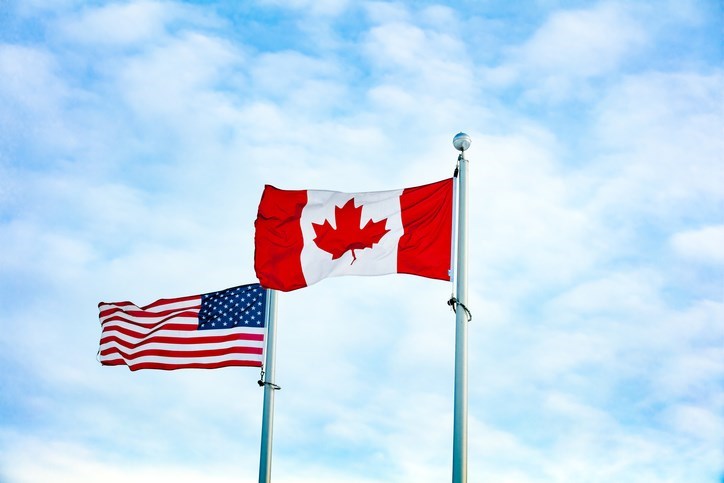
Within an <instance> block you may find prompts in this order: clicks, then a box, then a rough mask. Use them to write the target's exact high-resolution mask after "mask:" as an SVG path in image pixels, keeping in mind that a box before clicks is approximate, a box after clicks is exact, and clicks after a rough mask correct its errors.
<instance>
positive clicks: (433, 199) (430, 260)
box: [397, 178, 453, 280]
mask: <svg viewBox="0 0 724 483" xmlns="http://www.w3.org/2000/svg"><path fill="white" fill-rule="evenodd" d="M452 198H453V180H452V178H450V179H445V180H442V181H438V182H437V183H431V184H427V185H424V186H418V187H415V188H407V189H405V190H403V192H402V195H401V196H400V207H401V208H402V226H403V228H404V230H405V232H404V234H403V235H402V237H401V238H400V243H399V245H398V249H397V250H398V252H397V271H398V273H410V274H413V275H420V276H423V277H428V278H436V279H440V280H450V274H449V269H450V251H451V243H452V207H453V199H452Z"/></svg>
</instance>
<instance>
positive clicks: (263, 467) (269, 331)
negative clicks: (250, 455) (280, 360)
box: [259, 289, 281, 483]
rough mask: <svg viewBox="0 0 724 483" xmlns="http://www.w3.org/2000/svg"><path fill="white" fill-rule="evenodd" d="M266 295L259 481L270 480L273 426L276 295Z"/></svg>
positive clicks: (269, 293) (274, 292) (261, 384)
mask: <svg viewBox="0 0 724 483" xmlns="http://www.w3.org/2000/svg"><path fill="white" fill-rule="evenodd" d="M266 292H267V297H266V362H265V364H264V367H265V368H266V372H265V371H264V370H263V369H262V376H261V379H260V380H259V385H260V386H262V387H263V388H264V410H263V413H262V419H261V450H260V451H259V483H269V482H270V481H271V460H272V458H271V457H272V429H273V426H274V391H276V390H277V389H281V388H280V387H279V386H277V385H276V384H274V383H273V382H272V381H274V349H275V347H276V327H275V325H276V321H277V296H276V290H270V289H267V291H266Z"/></svg>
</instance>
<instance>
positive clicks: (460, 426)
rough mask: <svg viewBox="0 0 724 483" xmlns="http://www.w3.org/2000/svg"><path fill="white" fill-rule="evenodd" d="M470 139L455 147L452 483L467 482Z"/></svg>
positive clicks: (462, 139) (461, 136) (465, 137)
mask: <svg viewBox="0 0 724 483" xmlns="http://www.w3.org/2000/svg"><path fill="white" fill-rule="evenodd" d="M470 141H471V139H470V136H468V135H467V134H465V133H462V132H461V133H458V134H457V135H455V137H454V138H453V146H455V149H457V150H458V151H460V155H459V156H458V189H457V192H458V207H457V218H458V224H457V265H456V269H455V283H456V287H455V300H454V301H453V303H454V305H453V308H455V309H456V310H455V402H454V414H453V472H452V481H453V483H466V482H467V481H468V321H469V319H470V317H469V316H470V312H468V309H467V307H466V305H467V299H468V287H467V285H468V276H467V269H466V268H467V263H466V258H467V251H468V241H467V223H468V219H467V218H468V215H467V206H466V205H467V197H468V192H467V191H468V190H467V188H468V178H467V175H468V160H467V159H465V150H467V149H468V148H469V147H470Z"/></svg>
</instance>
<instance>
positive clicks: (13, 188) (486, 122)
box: [0, 0, 724, 483]
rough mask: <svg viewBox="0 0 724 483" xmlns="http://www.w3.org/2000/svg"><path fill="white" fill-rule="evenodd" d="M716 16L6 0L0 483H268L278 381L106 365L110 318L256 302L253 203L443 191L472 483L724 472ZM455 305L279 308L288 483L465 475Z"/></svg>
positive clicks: (280, 439) (266, 1) (665, 7)
mask: <svg viewBox="0 0 724 483" xmlns="http://www.w3.org/2000/svg"><path fill="white" fill-rule="evenodd" d="M722 18H723V17H722V10H721V5H720V3H719V2H715V1H689V0H676V1H674V0H671V1H664V0H662V1H656V2H645V1H641V2H623V1H601V2H588V1H571V2H553V1H548V0H539V1H527V2H500V1H480V2H474V1H457V2H456V1H452V2H445V3H443V2H439V3H436V2H430V1H409V2H385V1H378V2H354V1H345V0H320V1H312V0H288V1H283V0H258V1H249V2H243V6H239V5H237V2H231V1H229V2H224V1H220V2H213V1H211V2H185V3H184V2H171V1H169V2H153V1H130V2H117V3H104V2H79V1H74V0H47V1H41V0H23V1H14V0H10V1H7V0H6V1H2V2H0V244H1V246H2V250H0V304H1V310H0V313H1V314H2V315H0V324H2V331H1V332H0V368H2V371H0V388H1V389H2V390H1V391H0V480H2V481H4V482H5V481H7V482H9V483H25V482H74V483H76V482H97V481H105V482H121V481H123V482H127V481H141V482H145V481H175V482H182V483H183V482H197V481H207V482H211V483H222V482H231V481H236V482H238V481H243V482H252V481H256V475H257V469H258V451H259V433H260V421H261V401H262V391H261V390H260V389H259V387H258V386H257V384H256V380H257V379H258V376H259V374H258V371H257V370H255V369H247V368H229V369H222V370H217V371H205V372H204V371H175V372H161V371H158V372H156V371H140V372H138V373H131V372H130V371H128V370H126V369H125V368H119V367H115V368H112V367H101V366H100V365H99V364H98V362H97V361H96V358H95V355H96V350H97V345H98V338H99V335H100V327H99V324H98V318H97V315H98V314H97V303H98V302H100V301H117V300H132V301H134V302H136V303H138V304H146V303H150V302H151V301H153V300H155V299H157V298H162V297H173V296H182V295H190V294H195V293H204V292H211V291H215V290H220V289H223V288H227V287H231V286H234V285H238V284H242V283H250V282H253V281H255V276H254V271H253V220H254V218H255V215H256V209H257V205H258V201H259V197H260V195H261V191H262V189H263V186H264V184H266V183H269V184H274V185H276V186H278V187H281V188H288V189H304V188H316V189H331V190H337V191H351V192H355V191H375V190H386V189H397V188H402V187H406V186H415V185H419V184H423V183H428V182H432V181H436V180H439V179H443V178H446V177H449V176H450V175H451V173H452V170H453V168H454V164H455V159H456V152H455V150H454V149H453V147H452V145H451V140H452V137H453V136H454V135H455V134H456V133H457V132H459V131H465V132H467V133H468V134H470V135H471V137H472V140H473V143H472V146H471V148H470V150H469V153H468V157H469V159H470V203H471V205H470V263H469V273H470V280H469V284H470V289H469V290H470V303H469V306H470V309H471V311H472V313H473V320H472V322H471V323H470V328H469V351H470V356H469V357H470V359H469V377H470V394H469V409H470V420H469V476H470V481H489V482H582V481H585V482H611V481H617V482H642V481H646V482H649V481H650V482H683V481H687V482H691V481H702V482H705V481H721V480H722V478H723V477H724V416H723V415H724V249H722V248H721V247H722V246H724V216H723V215H724V189H723V187H724V163H723V162H722V161H724V160H723V159H722V156H723V153H724V146H723V144H724V143H723V141H722V140H723V139H724V136H722V126H723V125H724V124H723V121H724V113H723V109H724V102H723V99H722V92H724V90H723V88H724V82H723V73H722V58H723V56H722V43H721V38H722V37H721V32H722V26H723V25H722ZM450 292H451V287H450V285H449V284H447V283H444V282H440V281H436V280H426V279H422V278H416V277H411V276H402V275H400V276H384V277H360V278H357V277H346V278H337V279H332V280H325V281H322V282H320V283H318V284H316V285H314V286H311V287H308V288H305V289H303V290H299V291H296V292H292V293H288V294H281V296H280V297H279V321H278V343H277V350H278V357H277V381H276V382H277V383H278V384H280V385H281V386H282V387H283V389H282V391H281V392H279V393H278V394H277V405H276V419H275V432H274V455H273V458H274V459H273V477H274V481H277V482H295V483H297V482H301V483H305V482H321V483H324V482H339V481H344V482H354V483H369V482H399V483H403V482H411V481H415V482H439V481H448V480H449V479H450V467H451V460H452V455H451V441H452V394H453V387H452V376H453V345H454V344H453V341H454V317H453V315H452V313H451V312H450V310H449V308H448V307H447V306H446V304H445V301H446V300H447V299H448V298H449V296H450Z"/></svg>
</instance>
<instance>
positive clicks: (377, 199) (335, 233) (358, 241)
mask: <svg viewBox="0 0 724 483" xmlns="http://www.w3.org/2000/svg"><path fill="white" fill-rule="evenodd" d="M452 200H453V180H452V178H449V179H445V180H442V181H438V182H436V183H431V184H427V185H424V186H417V187H414V188H406V189H401V190H391V191H377V192H367V193H340V192H336V191H321V190H280V189H278V188H275V187H274V186H270V185H266V186H265V187H264V193H263V194H262V197H261V201H260V203H259V212H258V215H257V218H256V222H255V223H254V226H255V228H256V233H255V236H254V243H255V253H254V268H255V270H256V276H257V277H258V278H259V282H260V283H261V285H262V286H264V287H266V288H271V289H276V290H282V291H285V292H288V291H290V290H296V289H298V288H302V287H306V286H307V285H312V284H313V283H316V282H318V281H320V280H322V279H324V278H327V277H335V276H340V275H385V274H389V273H408V274H413V275H420V276H423V277H428V278H435V279H439V280H450V273H449V269H450V255H451V243H452V207H453V201H452Z"/></svg>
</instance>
